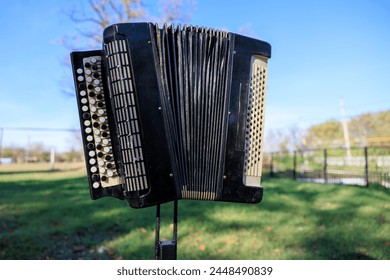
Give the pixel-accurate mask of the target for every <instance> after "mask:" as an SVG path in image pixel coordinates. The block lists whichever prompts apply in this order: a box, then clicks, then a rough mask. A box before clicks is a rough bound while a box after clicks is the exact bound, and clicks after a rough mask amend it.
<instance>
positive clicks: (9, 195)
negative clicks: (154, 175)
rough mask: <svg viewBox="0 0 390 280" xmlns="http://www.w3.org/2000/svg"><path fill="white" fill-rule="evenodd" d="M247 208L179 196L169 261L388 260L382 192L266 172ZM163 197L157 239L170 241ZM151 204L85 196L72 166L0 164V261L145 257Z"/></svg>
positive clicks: (389, 224) (389, 223)
mask: <svg viewBox="0 0 390 280" xmlns="http://www.w3.org/2000/svg"><path fill="white" fill-rule="evenodd" d="M263 186H264V189H265V191H264V199H263V202H262V203H260V204H257V205H246V204H235V203H217V202H207V201H180V202H179V243H178V258H179V259H390V194H389V192H388V191H386V190H383V189H380V188H378V189H364V188H359V187H353V186H341V185H321V184H313V183H302V182H294V181H291V180H287V179H272V180H271V179H268V180H265V181H264V182H263ZM171 207H172V205H171V204H167V205H164V206H163V208H162V210H163V221H162V222H163V227H162V237H163V238H167V239H169V238H171V224H170V223H171ZM154 215H155V209H154V207H152V208H146V209H132V208H130V207H128V205H127V203H126V202H125V201H120V200H117V199H114V198H103V199H99V200H96V201H92V200H91V199H90V198H89V191H88V188H87V180H86V178H85V176H84V172H83V171H82V170H81V171H80V170H72V169H70V170H67V171H56V172H48V171H44V170H41V171H40V172H32V171H31V170H30V171H23V170H18V171H17V172H12V171H7V172H1V171H0V259H153V258H154Z"/></svg>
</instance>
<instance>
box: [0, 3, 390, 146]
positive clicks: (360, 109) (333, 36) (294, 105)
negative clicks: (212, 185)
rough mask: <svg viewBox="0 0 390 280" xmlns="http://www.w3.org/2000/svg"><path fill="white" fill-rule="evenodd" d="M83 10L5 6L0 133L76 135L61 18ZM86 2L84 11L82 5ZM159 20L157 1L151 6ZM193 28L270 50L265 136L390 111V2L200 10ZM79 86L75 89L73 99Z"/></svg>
mask: <svg viewBox="0 0 390 280" xmlns="http://www.w3.org/2000/svg"><path fill="white" fill-rule="evenodd" d="M78 2H82V1H77V0H42V1H39V0H35V1H33V0H8V1H5V0H0V26H1V29H2V31H1V33H2V39H1V40H0V42H1V43H0V56H1V60H0V61H1V62H0V63H1V67H0V81H1V86H0V127H46V128H79V124H78V115H77V108H76V100H75V98H74V97H69V96H67V95H65V94H64V93H63V92H62V90H63V88H64V85H63V83H62V81H63V79H64V76H65V75H66V73H70V71H71V70H70V69H69V67H68V66H66V65H64V63H63V62H64V60H65V59H66V57H67V56H68V53H69V51H70V50H69V49H66V48H65V47H64V46H62V45H61V44H59V43H58V42H59V41H60V40H61V38H62V37H63V36H64V35H67V36H70V37H71V36H73V35H75V34H77V26H76V24H75V23H74V22H72V21H71V20H70V19H69V18H68V17H67V16H66V14H65V13H64V11H66V10H69V9H70V8H71V7H73V6H76V7H77V5H78V4H77V3H78ZM84 2H86V1H84ZM144 2H145V5H144V7H145V8H147V9H149V10H150V13H151V14H152V15H155V14H156V13H157V11H158V7H159V6H158V3H159V2H158V1H152V0H147V1H144ZM194 7H195V11H194V13H193V14H192V17H191V23H192V24H194V25H201V26H206V27H213V28H217V29H225V30H228V31H231V32H235V33H245V34H247V35H250V36H252V37H255V38H258V39H261V40H264V41H267V42H269V43H271V45H272V58H271V59H270V60H269V72H268V75H269V76H268V92H267V105H266V119H265V121H266V130H269V129H282V128H289V127H292V126H298V127H300V128H305V127H308V126H309V125H312V124H317V123H321V122H323V121H326V120H329V119H340V105H339V100H340V98H341V97H342V98H343V99H344V103H345V110H346V114H347V117H353V116H356V115H358V114H361V113H366V112H378V111H383V110H388V109H390V86H389V84H390V0H350V1H348V0H319V1H314V0H311V1H310V0H307V1H306V0H295V1H287V0H272V1H271V0H257V1H254V0H253V1H250V0H240V1H228V0H224V1H222V0H216V1H212V0H197V1H196V2H195V3H194ZM72 86H73V85H72V84H70V85H69V88H70V89H71V90H72V89H73V88H72ZM3 136H4V137H3V144H4V145H10V144H11V143H15V144H19V145H27V144H28V143H30V142H44V143H45V145H47V146H51V145H53V146H55V147H57V148H58V149H59V150H61V149H65V148H68V147H71V146H72V145H74V143H75V142H74V141H73V140H72V139H73V136H72V134H71V133H68V132H66V133H60V132H58V133H45V132H30V131H23V132H16V131H9V130H6V131H5V132H4V135H3Z"/></svg>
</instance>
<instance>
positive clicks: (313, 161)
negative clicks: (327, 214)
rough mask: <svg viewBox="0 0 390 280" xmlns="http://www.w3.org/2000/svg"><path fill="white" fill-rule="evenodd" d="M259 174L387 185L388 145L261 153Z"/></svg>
mask: <svg viewBox="0 0 390 280" xmlns="http://www.w3.org/2000/svg"><path fill="white" fill-rule="evenodd" d="M263 175H265V176H267V175H269V176H270V177H289V178H293V179H294V180H300V181H309V182H318V183H336V184H348V185H359V186H365V187H368V186H369V185H370V184H378V185H381V186H383V187H386V188H390V147H354V148H350V149H344V148H339V149H311V150H297V151H294V152H273V153H266V154H264V159H263Z"/></svg>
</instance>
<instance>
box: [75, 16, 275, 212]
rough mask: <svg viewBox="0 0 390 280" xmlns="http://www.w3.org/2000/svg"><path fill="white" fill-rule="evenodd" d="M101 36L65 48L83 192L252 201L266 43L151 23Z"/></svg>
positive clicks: (145, 198) (147, 201)
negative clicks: (90, 45) (97, 46)
mask: <svg viewBox="0 0 390 280" xmlns="http://www.w3.org/2000/svg"><path fill="white" fill-rule="evenodd" d="M103 37H104V43H103V49H102V50H96V51H86V52H73V53H72V54H71V59H72V65H73V72H74V79H75V87H76V92H77V101H78V108H79V112H80V124H81V130H82V136H83V137H82V138H83V145H84V152H85V158H86V166H87V173H88V178H89V185H90V193H91V197H92V198H93V199H97V198H100V197H103V196H113V197H117V198H120V199H127V200H128V201H129V204H130V206H132V207H136V208H139V207H147V206H151V205H156V204H161V203H164V202H168V201H173V200H177V199H195V200H213V201H234V202H244V203H257V202H260V201H261V199H262V187H261V186H260V179H261V165H262V146H263V135H264V132H263V129H264V106H265V86H266V77H267V60H268V58H269V57H270V55H271V53H270V52H271V47H270V45H269V44H268V43H266V42H263V41H259V40H255V39H251V38H248V37H244V36H241V35H238V34H234V33H227V32H223V31H217V30H214V29H204V28H198V27H193V26H184V27H180V26H178V27H174V26H166V25H165V26H164V27H162V28H159V27H158V26H157V25H154V24H151V23H129V24H116V25H112V26H110V27H108V28H106V29H105V31H104V34H103Z"/></svg>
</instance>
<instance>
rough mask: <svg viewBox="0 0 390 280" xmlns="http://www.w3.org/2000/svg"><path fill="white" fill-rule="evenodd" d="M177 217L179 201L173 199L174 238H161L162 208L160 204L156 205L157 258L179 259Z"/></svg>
mask: <svg viewBox="0 0 390 280" xmlns="http://www.w3.org/2000/svg"><path fill="white" fill-rule="evenodd" d="M177 217H178V201H177V200H174V201H173V239H172V240H160V224H161V209H160V204H158V205H157V206H156V241H155V256H156V260H176V259H177Z"/></svg>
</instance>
